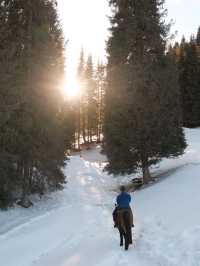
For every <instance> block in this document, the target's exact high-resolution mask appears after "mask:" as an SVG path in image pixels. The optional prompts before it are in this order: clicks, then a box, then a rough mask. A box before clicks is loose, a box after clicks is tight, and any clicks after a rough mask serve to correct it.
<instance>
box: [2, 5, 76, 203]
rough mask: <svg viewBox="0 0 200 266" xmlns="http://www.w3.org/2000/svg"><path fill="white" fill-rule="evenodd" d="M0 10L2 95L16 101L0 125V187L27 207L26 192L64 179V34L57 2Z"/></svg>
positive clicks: (66, 130)
mask: <svg viewBox="0 0 200 266" xmlns="http://www.w3.org/2000/svg"><path fill="white" fill-rule="evenodd" d="M0 10H1V18H3V17H4V16H5V19H4V24H2V25H1V26H0V28H1V30H0V34H1V35H0V38H2V39H3V41H2V42H1V46H2V47H1V48H2V49H1V53H0V64H1V70H0V71H1V72H0V79H1V88H0V99H2V98H3V99H6V102H7V103H8V105H13V106H14V105H15V106H16V108H15V111H14V112H10V113H9V114H8V118H7V119H6V120H5V121H3V122H2V121H1V124H0V127H1V134H0V147H1V149H0V150H1V157H3V160H2V161H1V163H2V162H6V161H7V165H5V164H3V165H1V169H3V170H2V172H4V176H5V178H6V179H7V180H9V182H10V186H9V187H8V185H7V184H6V186H4V187H3V188H2V189H1V190H3V191H5V187H6V188H7V191H6V193H5V194H6V195H8V194H12V192H13V191H16V190H17V191H21V190H22V195H21V199H22V204H23V205H24V206H28V205H29V202H28V200H27V196H28V195H29V194H30V193H32V192H37V193H43V191H44V190H45V189H47V188H49V187H51V188H53V189H55V188H59V187H61V185H62V184H63V183H64V182H65V177H64V174H63V172H62V170H61V168H62V167H63V166H64V164H65V159H66V155H65V152H66V149H67V148H69V147H70V145H71V138H72V131H71V122H70V121H69V122H68V119H69V117H68V116H66V114H65V111H64V110H65V108H64V101H63V99H62V94H61V92H60V80H62V79H63V75H64V50H63V37H62V31H61V28H60V25H59V21H58V16H57V10H56V1H53V0H48V1H45V0H35V1H31V0H26V1H25V0H21V1H15V0H14V1H9V0H8V1H4V2H3V3H2V5H1V6H0ZM3 33H4V35H3V36H2V34H3ZM5 33H6V34H5ZM3 65H5V66H6V67H4V68H3V67H2V66H3ZM66 125H67V126H66ZM4 169H8V171H4ZM11 173H12V174H11ZM1 178H2V175H1ZM5 178H4V179H5ZM0 193H1V191H0Z"/></svg>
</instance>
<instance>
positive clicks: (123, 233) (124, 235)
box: [116, 209, 133, 250]
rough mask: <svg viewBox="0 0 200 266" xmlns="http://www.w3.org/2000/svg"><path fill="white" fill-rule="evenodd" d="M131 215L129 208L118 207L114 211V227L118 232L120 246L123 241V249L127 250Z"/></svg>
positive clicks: (131, 221)
mask: <svg viewBox="0 0 200 266" xmlns="http://www.w3.org/2000/svg"><path fill="white" fill-rule="evenodd" d="M132 225H133V215H132V211H131V209H119V210H117V213H116V227H117V228H118V230H119V234H120V246H123V242H124V241H125V250H128V248H129V245H130V244H132V243H133V241H132ZM123 240H124V241H123Z"/></svg>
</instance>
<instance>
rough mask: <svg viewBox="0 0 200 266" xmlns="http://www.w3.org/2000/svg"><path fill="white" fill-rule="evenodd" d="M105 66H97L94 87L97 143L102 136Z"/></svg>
mask: <svg viewBox="0 0 200 266" xmlns="http://www.w3.org/2000/svg"><path fill="white" fill-rule="evenodd" d="M105 79H106V77H105V66H104V64H103V63H99V62H98V65H97V70H96V86H97V104H98V110H97V133H96V135H97V142H101V136H102V134H103V120H104V105H105V83H106V82H105Z"/></svg>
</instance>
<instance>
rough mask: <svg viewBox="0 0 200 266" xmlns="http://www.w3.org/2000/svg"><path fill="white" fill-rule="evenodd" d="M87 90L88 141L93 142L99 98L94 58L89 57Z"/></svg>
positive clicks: (86, 78) (86, 72)
mask: <svg viewBox="0 0 200 266" xmlns="http://www.w3.org/2000/svg"><path fill="white" fill-rule="evenodd" d="M85 90H86V95H87V133H88V141H89V142H92V136H93V135H94V134H95V133H96V128H97V98H96V82H95V79H94V67H93V61H92V56H91V55H89V56H88V60H87V62H86V68H85Z"/></svg>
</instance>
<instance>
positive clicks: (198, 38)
mask: <svg viewBox="0 0 200 266" xmlns="http://www.w3.org/2000/svg"><path fill="white" fill-rule="evenodd" d="M196 39H197V45H198V46H200V27H199V28H198V31H197V38H196Z"/></svg>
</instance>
